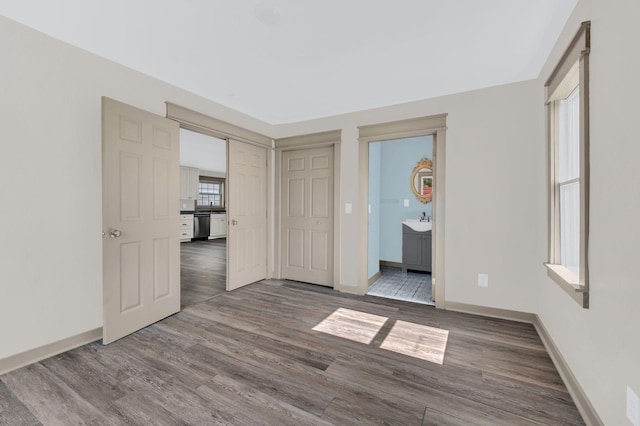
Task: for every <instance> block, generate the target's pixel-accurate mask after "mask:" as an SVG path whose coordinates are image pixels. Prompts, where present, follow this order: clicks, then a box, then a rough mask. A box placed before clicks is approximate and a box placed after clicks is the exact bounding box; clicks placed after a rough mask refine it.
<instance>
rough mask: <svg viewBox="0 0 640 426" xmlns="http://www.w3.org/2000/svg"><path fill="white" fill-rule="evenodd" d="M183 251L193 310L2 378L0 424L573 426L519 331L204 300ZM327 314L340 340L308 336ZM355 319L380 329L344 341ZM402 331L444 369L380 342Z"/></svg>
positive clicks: (565, 399)
mask: <svg viewBox="0 0 640 426" xmlns="http://www.w3.org/2000/svg"><path fill="white" fill-rule="evenodd" d="M183 247H184V248H185V251H184V252H185V254H186V253H187V252H190V254H191V255H192V256H193V258H192V259H190V260H186V261H185V262H184V265H183V266H185V269H186V270H187V269H189V268H191V271H190V272H189V273H187V274H186V275H185V276H186V277H187V278H186V280H183V284H186V287H188V288H190V289H191V290H190V291H191V295H189V296H188V297H187V298H185V300H190V301H191V302H193V303H190V304H189V305H188V306H186V307H185V308H184V310H183V311H181V312H179V313H177V314H175V315H173V316H171V317H169V318H165V319H164V320H162V321H160V322H159V323H156V324H154V325H151V326H149V327H146V328H144V329H142V330H140V331H138V332H136V333H134V334H132V335H130V336H127V337H125V338H123V339H120V340H118V341H116V342H114V343H112V344H110V345H108V346H103V345H101V344H99V343H92V344H89V345H85V346H82V347H80V348H77V349H74V350H72V351H69V352H67V353H64V354H60V355H57V356H55V357H53V358H50V359H47V360H44V361H41V362H39V363H36V364H34V365H31V366H28V367H24V368H21V369H19V370H16V371H14V372H11V373H8V374H6V375H3V376H0V424H1V425H5V424H7V425H12V426H13V425H37V424H44V425H50V424H52V425H56V424H96V425H120V424H122V425H131V424H133V425H148V424H154V425H174V424H194V425H201V424H220V425H254V424H262V425H327V424H336V425H364V424H383V425H384V424H387V425H402V424H406V425H419V424H420V421H421V419H422V415H423V413H424V410H425V408H426V410H427V417H426V424H428V425H479V426H494V425H580V424H584V423H583V421H582V419H581V418H580V415H579V414H578V411H577V410H576V408H575V405H574V404H573V402H572V400H571V397H570V396H569V393H568V392H567V390H566V388H565V387H564V384H563V383H562V381H561V380H560V377H559V375H558V372H557V371H556V369H555V367H554V366H553V363H552V362H551V359H550V358H549V355H548V354H547V352H546V351H545V348H544V345H543V344H542V342H541V340H540V338H539V336H538V335H537V333H536V331H535V329H534V328H533V327H532V326H531V325H530V324H523V323H518V322H512V321H506V320H496V319H491V318H485V317H481V316H476V315H470V314H463V313H456V312H448V311H442V310H437V309H434V308H432V307H429V306H427V305H419V304H416V303H408V302H402V301H394V300H386V299H381V298H377V297H372V296H364V297H363V296H355V295H349V294H342V293H337V292H335V291H333V290H332V289H330V288H326V287H320V286H314V285H308V284H302V283H297V282H291V281H282V280H265V281H263V282H259V283H256V284H251V285H249V286H246V287H243V288H240V289H238V290H235V291H233V292H225V291H223V290H220V292H218V293H217V294H215V295H213V296H211V293H207V291H208V289H207V286H210V282H209V281H210V279H211V278H210V277H209V278H207V277H206V274H205V273H203V272H202V271H201V270H200V269H199V267H198V262H201V263H202V264H204V265H205V268H213V269H215V268H220V267H221V266H220V265H221V262H220V261H219V260H220V259H218V260H216V259H215V258H213V259H212V258H211V253H210V250H211V246H209V245H207V244H206V243H204V244H192V243H189V244H184V245H183ZM214 248H215V247H214ZM218 256H220V258H222V257H223V254H222V252H221V250H219V248H218ZM225 256H226V255H225ZM198 257H201V259H200V260H198ZM214 275H215V274H214ZM217 279H221V276H220V275H219V274H218V275H217ZM189 280H191V281H192V282H191V283H189V282H187V281H189ZM208 280H209V281H208ZM221 280H222V279H221ZM190 284H191V285H190ZM339 309H343V310H347V311H352V313H350V314H348V315H344V316H342V317H341V321H342V323H341V324H340V327H339V328H340V333H334V331H335V329H334V328H332V327H327V328H324V329H323V331H318V330H314V328H315V327H316V326H318V324H321V323H322V322H323V321H326V320H327V318H328V317H330V316H331V315H332V314H334V313H335V312H336V311H338V310H339ZM367 315H376V316H378V317H380V318H381V319H382V320H381V321H380V323H382V326H381V327H379V329H377V332H376V333H375V336H374V337H373V339H372V340H371V341H370V343H366V342H364V343H363V342H358V341H355V340H354V339H351V338H350V337H351V336H350V335H349V332H350V330H352V332H353V333H356V334H357V333H360V332H361V331H362V330H360V331H359V329H358V327H362V326H366V325H367V324H369V322H368V321H367V318H368V316H367ZM403 323H407V324H409V325H408V326H407V327H408V328H407V330H405V333H404V334H402V333H401V334H402V335H406V336H407V338H411V339H416V341H421V342H423V343H425V344H426V347H427V348H429V347H431V345H432V344H434V343H437V342H431V341H429V339H431V338H432V337H433V335H434V334H433V333H427V332H424V333H422V332H421V331H420V330H421V329H422V326H426V327H433V328H437V329H442V330H446V331H448V340H447V344H446V347H445V348H444V359H443V364H442V365H440V364H436V363H432V362H428V361H425V360H422V359H418V358H416V357H414V356H408V355H405V354H402V353H397V352H394V350H393V349H394V348H395V347H397V345H398V344H399V343H403V342H395V344H394V345H385V344H384V342H385V341H388V340H387V339H388V338H389V335H390V332H391V330H393V327H394V325H396V324H403ZM369 325H370V324H369ZM336 334H341V335H336ZM435 335H438V336H440V334H439V333H435ZM430 336H431V337H430ZM420 339H424V340H420ZM367 342H368V340H367ZM440 343H442V339H441V341H440ZM400 346H402V345H400ZM405 352H406V351H405Z"/></svg>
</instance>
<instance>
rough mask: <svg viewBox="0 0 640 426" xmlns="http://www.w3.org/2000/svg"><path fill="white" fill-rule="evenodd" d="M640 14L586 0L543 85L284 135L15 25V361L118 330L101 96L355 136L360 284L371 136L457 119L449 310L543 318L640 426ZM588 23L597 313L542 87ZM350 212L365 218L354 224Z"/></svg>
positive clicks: (381, 112) (9, 101)
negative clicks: (561, 257)
mask: <svg viewBox="0 0 640 426" xmlns="http://www.w3.org/2000/svg"><path fill="white" fill-rule="evenodd" d="M639 18H640V4H639V3H638V2H637V1H633V0H591V1H589V0H580V2H579V4H578V6H577V9H576V11H575V13H574V15H573V17H572V18H571V22H570V23H569V25H568V26H567V29H566V30H565V32H564V33H563V35H562V37H561V38H560V40H559V42H558V46H557V47H556V49H555V50H554V52H553V54H552V56H551V58H550V60H549V63H548V64H547V66H546V68H545V70H544V71H543V72H542V74H541V78H540V79H538V80H536V81H529V82H523V83H517V84H511V85H506V86H500V87H495V88H490V89H485V90H479V91H475V92H469V93H462V94H458V95H453V96H447V97H443V98H437V99H432V100H426V101H419V102H414V103H409V104H403V105H399V106H394V107H388V108H381V109H376V110H370V111H363V112H358V113H353V114H346V115H342V116H338V117H330V118H326V119H322V120H314V121H310V122H304V123H296V124H289V125H281V126H269V125H267V124H265V123H262V122H259V121H258V120H255V119H252V118H250V117H246V116H244V115H242V114H239V113H236V112H234V111H232V110H229V109H227V108H224V107H222V106H220V105H217V104H215V103H212V102H208V101H206V100H204V99H202V98H200V97H197V96H195V95H193V94H190V93H187V92H185V91H182V90H180V89H177V88H175V87H172V86H170V85H167V84H164V83H161V82H159V81H157V80H154V79H151V78H149V77H146V76H144V75H142V74H139V73H136V72H134V71H131V70H129V69H127V68H124V67H122V66H119V65H116V64H114V63H112V62H109V61H106V60H103V59H100V58H97V57H95V56H93V55H90V54H87V53H85V52H83V51H81V50H79V49H76V48H72V47H69V46H66V45H64V44H62V43H60V42H57V41H54V40H52V39H50V38H48V37H46V36H43V35H41V34H39V33H36V32H34V31H32V30H29V29H27V28H25V27H23V26H21V25H18V24H15V23H13V22H11V21H8V20H6V19H4V18H0V51H2V52H3V64H5V66H3V67H2V71H1V72H2V75H1V77H2V78H0V93H1V94H2V98H1V99H0V120H2V122H1V123H2V126H0V134H1V135H2V141H3V145H2V150H3V152H2V155H1V156H0V179H1V180H2V182H3V183H2V195H3V197H2V199H1V200H0V220H1V221H2V223H3V224H4V232H3V241H2V243H0V291H1V295H0V336H2V344H0V358H3V357H6V356H9V355H12V354H15V353H18V352H21V351H24V350H27V349H31V348H35V347H38V346H41V345H44V344H46V343H49V342H53V341H57V340H60V339H63V338H65V337H68V336H72V335H76V334H78V333H81V332H83V331H87V330H91V329H93V328H96V327H100V326H101V325H102V312H101V311H102V274H101V268H102V251H101V238H100V232H101V215H102V210H101V205H100V203H101V195H100V191H101V172H100V167H101V159H100V156H101V153H100V150H101V148H100V96H102V95H106V96H109V97H112V98H116V99H118V100H121V101H123V102H127V103H130V104H132V105H135V106H137V107H140V108H143V109H146V110H148V111H151V112H155V113H157V114H161V115H162V114H164V101H166V100H169V101H172V102H175V103H177V104H182V105H185V106H187V107H189V108H191V109H195V110H198V111H201V112H203V113H205V114H209V115H212V116H214V117H216V118H219V119H222V120H225V121H229V122H232V123H234V124H237V125H240V126H243V127H246V128H248V129H251V130H254V131H257V132H260V133H263V134H268V135H270V136H273V137H276V138H279V137H285V136H292V135H298V134H304V133H312V132H319V131H324V130H334V129H342V130H343V133H342V134H343V144H342V146H341V150H342V152H341V155H342V161H341V170H340V172H341V178H342V183H341V199H340V204H341V206H342V207H341V211H342V212H343V213H342V218H341V219H342V233H341V236H340V249H341V253H342V270H341V274H340V280H341V282H340V284H341V286H342V287H343V288H344V289H345V290H348V289H349V288H351V289H353V288H355V287H356V283H357V275H358V274H357V272H358V269H357V265H356V264H355V262H354V253H356V251H357V249H358V238H359V237H360V235H358V233H357V232H358V231H357V230H358V223H357V217H358V215H357V212H358V209H359V208H362V207H363V206H358V193H359V190H360V189H359V188H358V144H357V137H358V133H357V126H361V125H366V124H373V123H378V122H385V121H393V120H399V119H405V118H411V117H417V116H425V115H432V114H440V113H448V114H449V116H448V131H447V164H446V167H447V188H446V191H447V192H446V194H447V198H446V214H447V221H446V234H447V240H446V243H445V255H446V264H445V270H446V271H445V272H446V278H447V281H446V287H447V294H446V296H447V300H450V301H456V302H462V303H470V304H475V305H481V306H488V307H495V308H504V309H511V310H518V311H525V312H535V313H538V314H539V315H540V317H541V319H542V321H543V323H544V325H545V327H546V328H547V329H548V330H549V332H550V334H551V336H552V337H553V339H554V341H555V343H556V344H557V345H558V347H559V348H560V350H561V352H562V354H563V356H564V357H565V358H566V360H567V362H568V363H569V365H570V367H571V369H572V370H573V372H574V374H575V375H576V377H577V379H578V381H579V382H580V384H581V385H582V387H583V388H584V389H585V391H586V392H587V395H588V397H589V398H590V399H591V401H592V403H593V404H594V406H595V408H596V410H597V411H598V413H599V415H600V416H601V417H602V419H603V420H604V422H605V424H626V423H625V422H626V420H625V406H624V404H625V386H626V385H627V384H628V385H630V386H631V387H632V388H634V389H635V391H636V392H637V393H640V367H639V366H638V361H637V360H639V359H640V337H638V336H639V333H638V327H637V326H638V324H640V309H638V301H639V300H640V285H639V284H638V272H637V267H636V264H637V262H638V260H637V257H638V253H640V251H639V249H638V242H639V241H640V222H639V221H638V217H639V216H640V215H639V214H638V213H639V210H640V197H639V196H638V194H639V193H640V173H638V172H637V164H638V158H640V143H638V142H637V141H636V140H635V139H637V136H636V133H637V130H636V126H635V123H636V122H637V117H639V116H640V107H639V106H638V105H639V103H638V102H637V99H638V83H637V76H638V75H640V58H639V56H638V55H636V54H635V52H636V51H637V41H638V40H640V27H638V25H637V22H638V21H639ZM585 19H591V21H592V25H593V26H592V33H593V52H592V54H591V71H592V74H591V79H592V80H591V108H592V110H591V153H592V164H591V177H592V187H591V246H590V248H591V250H590V269H591V290H592V294H591V308H590V309H589V310H582V309H581V308H579V307H578V305H577V304H576V303H575V302H574V301H573V300H572V299H571V298H569V296H567V295H566V294H565V293H564V292H563V291H562V290H560V289H559V288H558V287H557V285H556V284H554V283H553V282H552V281H551V280H550V279H548V278H547V276H546V272H545V269H544V267H543V266H542V261H543V260H544V259H545V258H546V195H545V168H546V164H545V149H544V107H543V90H542V84H543V81H544V79H545V78H546V77H547V76H548V74H549V72H550V70H551V68H552V67H553V64H554V63H555V62H556V61H557V59H558V58H559V56H560V55H561V53H562V51H563V50H564V47H565V46H566V44H567V42H568V41H569V40H570V39H571V37H572V36H573V34H574V33H575V31H576V30H577V28H578V24H579V22H580V21H582V20H585ZM6 65H10V66H6ZM416 161H417V159H416ZM410 172H411V171H410V170H407V171H406V173H407V174H408V173H410ZM43 175H44V176H46V179H44V180H43V179H42V178H41V177H42V176H43ZM42 183H46V184H47V186H46V187H45V190H44V191H43V192H42V193H40V192H38V189H40V188H42ZM46 188H54V190H51V191H47V189H46ZM347 202H349V203H352V204H353V206H354V212H353V214H350V215H347V214H344V204H345V203H347ZM61 247H63V249H62V250H61V249H60V248H61ZM478 273H488V274H489V287H488V288H479V287H477V285H476V280H477V274H478Z"/></svg>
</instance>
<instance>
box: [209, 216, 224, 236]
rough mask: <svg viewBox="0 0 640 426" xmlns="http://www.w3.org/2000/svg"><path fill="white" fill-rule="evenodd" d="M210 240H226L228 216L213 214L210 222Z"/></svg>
mask: <svg viewBox="0 0 640 426" xmlns="http://www.w3.org/2000/svg"><path fill="white" fill-rule="evenodd" d="M209 229H210V231H209V239H210V240H212V239H214V238H224V237H226V236H227V215H226V214H225V213H212V214H211V221H210V228H209Z"/></svg>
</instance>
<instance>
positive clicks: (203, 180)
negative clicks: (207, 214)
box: [196, 176, 225, 210]
mask: <svg viewBox="0 0 640 426" xmlns="http://www.w3.org/2000/svg"><path fill="white" fill-rule="evenodd" d="M203 183H207V184H217V185H219V188H220V194H219V195H220V205H214V206H213V207H211V206H207V205H201V204H199V203H200V198H201V194H202V193H201V191H200V188H201V187H200V185H201V184H203ZM224 185H225V179H224V178H216V177H209V176H200V178H199V181H198V199H197V200H196V210H224Z"/></svg>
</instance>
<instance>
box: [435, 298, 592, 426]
mask: <svg viewBox="0 0 640 426" xmlns="http://www.w3.org/2000/svg"><path fill="white" fill-rule="evenodd" d="M445 305H446V310H448V311H455V312H464V313H467V314H475V315H482V316H485V317H491V318H500V319H507V320H511V321H518V322H525V323H529V324H532V325H533V326H534V327H535V329H536V331H537V332H538V336H540V340H542V344H543V345H544V347H545V348H546V350H547V353H548V354H549V357H551V361H552V362H553V365H555V367H556V369H557V370H558V373H559V374H560V378H561V379H562V381H563V382H564V385H565V386H566V388H567V390H568V391H569V394H570V395H571V398H572V399H573V402H574V403H575V404H576V408H577V409H578V411H579V412H580V415H581V416H582V419H583V420H584V422H585V423H586V424H587V425H589V426H600V425H603V423H602V420H600V416H598V413H597V412H596V410H595V409H594V408H593V405H591V401H589V398H588V397H587V394H586V393H585V392H584V390H583V389H582V386H580V383H579V382H578V380H577V379H576V376H574V374H573V372H572V371H571V368H569V364H567V361H566V360H565V359H564V357H563V356H562V354H561V353H560V350H559V349H558V347H557V346H556V344H555V343H554V341H553V339H552V338H551V336H550V335H549V333H548V332H547V329H546V328H545V326H544V324H543V323H542V321H541V320H540V317H539V316H538V315H537V314H532V313H528V312H519V311H510V310H508V309H497V308H488V307H484V306H477V305H468V304H466V303H458V302H451V301H446V302H445Z"/></svg>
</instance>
